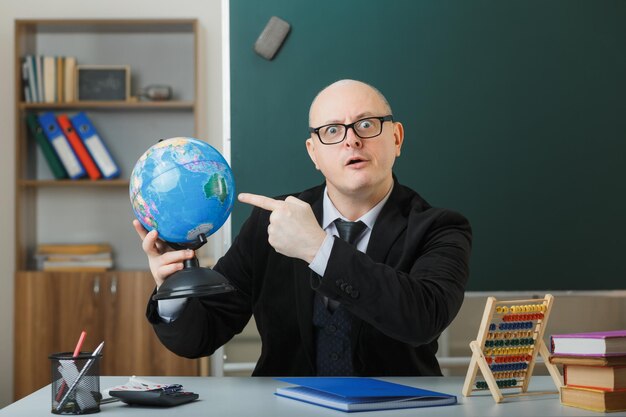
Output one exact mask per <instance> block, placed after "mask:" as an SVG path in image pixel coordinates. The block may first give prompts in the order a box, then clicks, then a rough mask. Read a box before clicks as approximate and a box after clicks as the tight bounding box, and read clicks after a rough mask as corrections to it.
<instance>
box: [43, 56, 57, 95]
mask: <svg viewBox="0 0 626 417" xmlns="http://www.w3.org/2000/svg"><path fill="white" fill-rule="evenodd" d="M56 72H57V64H56V59H55V58H54V57H53V56H44V57H43V101H44V102H46V103H54V102H56V101H57V100H56V93H57V92H56V77H57V75H56Z"/></svg>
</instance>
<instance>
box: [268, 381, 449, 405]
mask: <svg viewBox="0 0 626 417" xmlns="http://www.w3.org/2000/svg"><path fill="white" fill-rule="evenodd" d="M276 379H277V380H278V381H283V382H288V383H290V384H294V385H297V386H295V387H279V388H276V392H275V394H276V395H278V396H281V397H287V398H292V399H294V400H299V401H304V402H307V403H311V404H316V405H320V406H322V407H328V408H332V409H335V410H340V411H346V412H353V411H373V410H390V409H398V408H415V407H434V406H440V405H451V404H456V396H454V395H450V394H444V393H441V392H435V391H428V390H425V389H420V388H414V387H409V386H407V385H401V384H394V383H392V382H386V381H381V380H379V379H373V378H353V377H311V378H309V377H298V378H276Z"/></svg>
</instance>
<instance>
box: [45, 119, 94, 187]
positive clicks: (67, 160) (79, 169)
mask: <svg viewBox="0 0 626 417" xmlns="http://www.w3.org/2000/svg"><path fill="white" fill-rule="evenodd" d="M39 124H40V125H41V127H42V129H43V131H44V134H45V135H46V137H47V138H48V141H49V142H50V143H51V144H52V147H53V148H54V150H55V151H56V153H57V155H58V156H59V159H60V160H61V162H62V163H63V166H64V167H65V170H66V171H67V174H68V176H69V177H70V178H71V179H77V178H81V177H84V176H85V169H84V168H83V166H82V165H81V164H80V161H79V160H78V157H77V156H76V154H75V153H74V151H73V150H72V147H71V145H70V143H69V142H68V140H67V138H66V137H65V135H64V134H63V132H62V131H61V128H60V127H59V124H58V123H57V119H56V117H55V116H54V113H52V112H47V113H44V114H41V115H39Z"/></svg>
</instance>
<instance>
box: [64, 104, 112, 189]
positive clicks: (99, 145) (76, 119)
mask: <svg viewBox="0 0 626 417" xmlns="http://www.w3.org/2000/svg"><path fill="white" fill-rule="evenodd" d="M70 120H71V121H72V125H74V129H75V131H76V133H78V136H79V137H80V138H81V139H82V141H83V143H84V144H85V146H86V147H87V149H88V150H89V153H90V154H91V156H92V157H93V160H94V161H95V162H96V165H97V166H98V168H99V169H100V172H102V176H103V177H104V178H106V179H109V178H115V177H118V176H119V175H120V169H119V167H118V166H117V164H116V163H115V161H114V160H113V157H112V156H111V153H110V152H109V150H108V149H107V147H106V145H105V144H104V142H103V141H102V138H101V137H100V135H98V132H97V131H96V129H95V127H94V126H93V124H92V123H91V120H89V117H87V115H86V114H85V113H84V112H80V113H78V114H76V115H75V116H73V117H71V118H70Z"/></svg>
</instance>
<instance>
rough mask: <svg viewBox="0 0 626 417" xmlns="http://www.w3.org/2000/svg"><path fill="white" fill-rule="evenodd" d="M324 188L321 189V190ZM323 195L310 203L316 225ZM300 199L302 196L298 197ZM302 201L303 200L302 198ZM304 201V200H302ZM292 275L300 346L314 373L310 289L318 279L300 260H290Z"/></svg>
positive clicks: (313, 294)
mask: <svg viewBox="0 0 626 417" xmlns="http://www.w3.org/2000/svg"><path fill="white" fill-rule="evenodd" d="M323 189H324V188H323V187H322V190H323ZM322 196H323V194H322V193H320V194H319V195H318V196H317V197H318V198H317V199H315V200H314V201H313V202H312V203H311V208H312V209H313V213H314V214H315V217H316V218H317V221H318V223H320V224H321V222H322V214H323V213H322V211H323V204H322V202H323V199H322ZM298 197H300V198H302V197H303V196H298ZM303 199H304V198H303ZM304 200H305V201H306V199H304ZM292 261H293V275H294V281H295V297H296V305H297V310H296V311H297V315H298V326H299V327H300V336H301V338H302V344H303V345H304V348H305V350H306V354H307V357H308V359H309V363H310V366H311V369H312V370H313V371H315V369H316V365H315V349H314V346H315V341H314V340H313V298H314V296H315V291H313V289H312V288H311V279H319V277H318V276H317V274H315V272H313V271H311V269H310V268H309V266H308V265H307V263H306V262H304V261H302V260H300V259H292Z"/></svg>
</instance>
